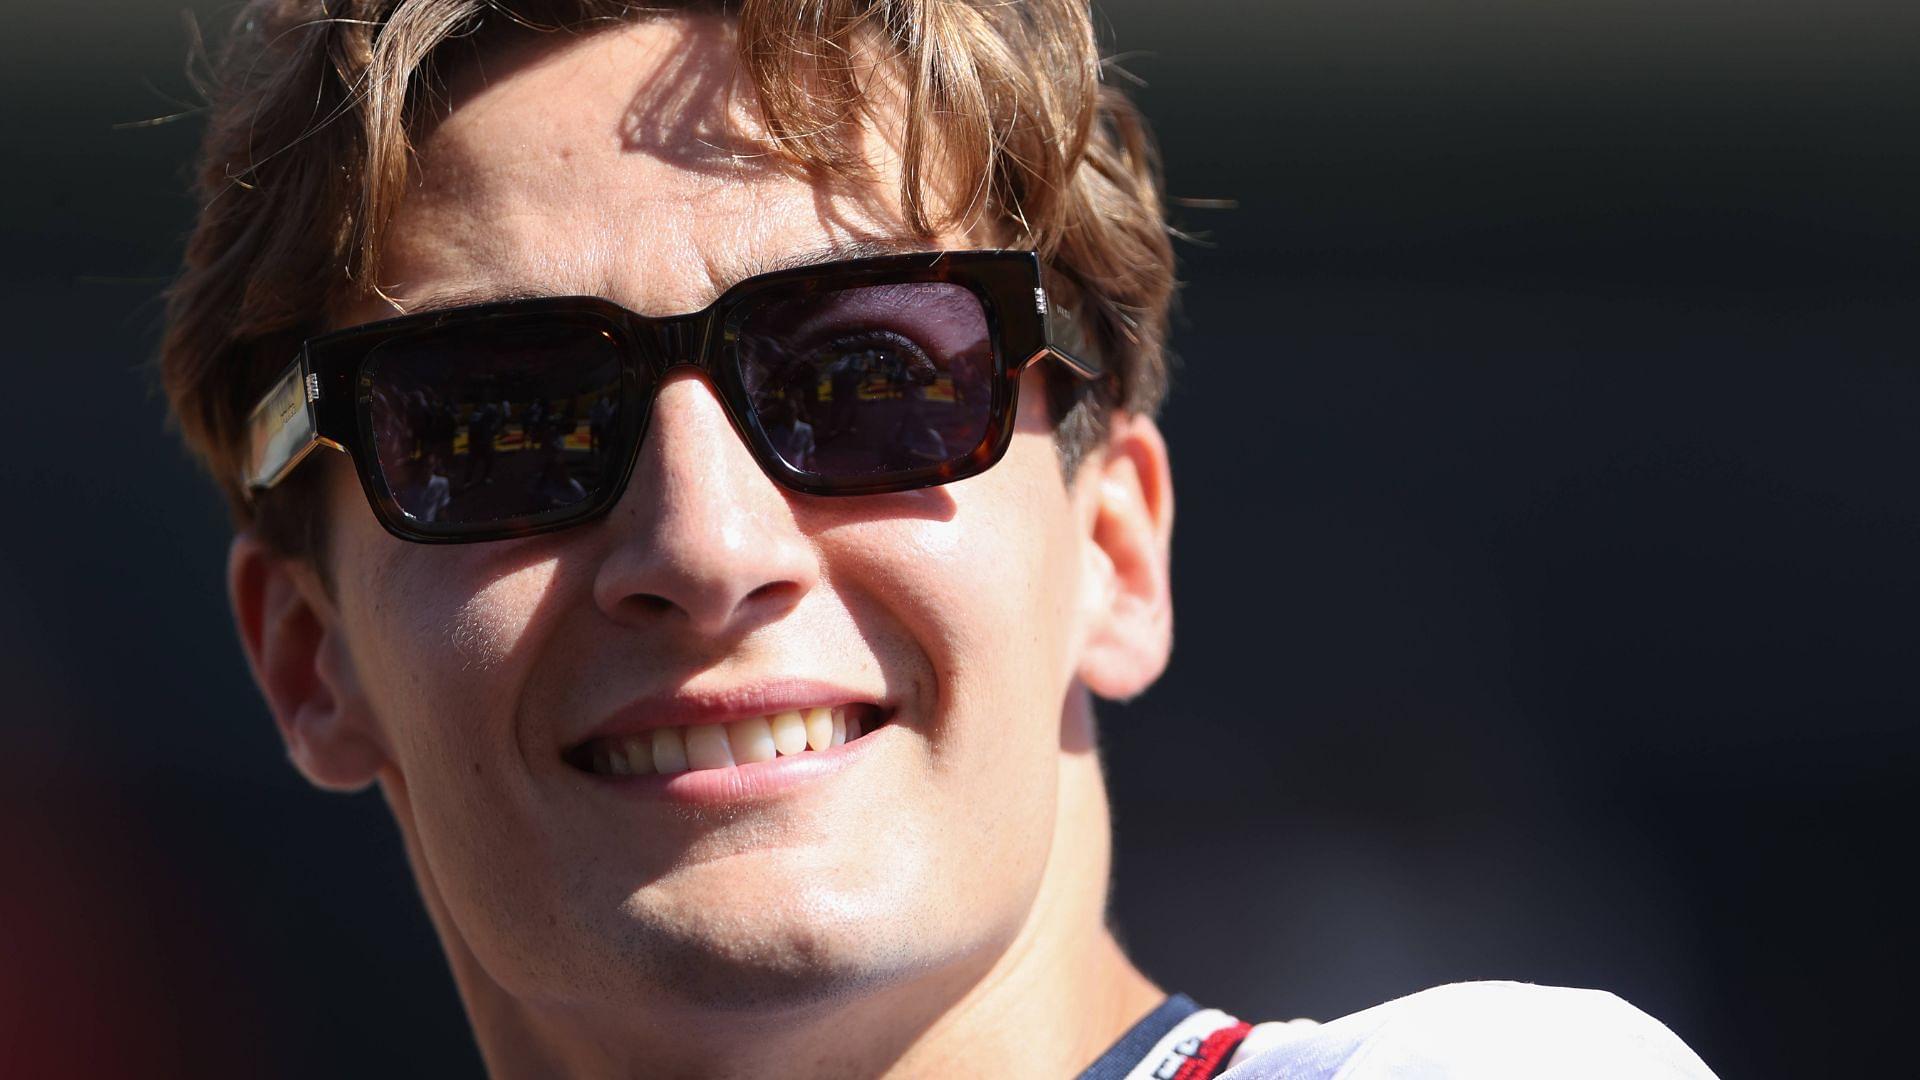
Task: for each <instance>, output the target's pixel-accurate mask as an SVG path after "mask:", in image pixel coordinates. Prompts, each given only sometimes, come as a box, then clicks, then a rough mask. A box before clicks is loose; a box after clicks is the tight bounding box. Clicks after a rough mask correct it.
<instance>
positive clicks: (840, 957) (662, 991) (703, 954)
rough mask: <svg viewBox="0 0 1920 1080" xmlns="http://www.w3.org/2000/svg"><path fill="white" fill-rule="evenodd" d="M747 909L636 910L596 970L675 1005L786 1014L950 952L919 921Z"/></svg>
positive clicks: (856, 992)
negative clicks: (680, 913)
mask: <svg viewBox="0 0 1920 1080" xmlns="http://www.w3.org/2000/svg"><path fill="white" fill-rule="evenodd" d="M637 900H638V898H636V901H637ZM741 907H742V905H708V906H707V907H706V909H705V910H703V911H701V912H699V913H698V914H697V915H696V916H695V917H693V918H684V917H674V916H673V915H670V914H668V913H665V912H658V911H648V910H645V909H643V908H641V907H640V905H639V904H638V903H637V902H636V903H630V904H629V905H628V908H627V910H626V911H625V912H623V914H624V915H625V916H626V918H625V919H624V920H623V922H622V923H621V925H619V926H618V927H616V928H609V929H608V930H607V933H606V934H605V935H604V936H603V937H602V938H601V940H602V941H603V942H605V943H606V944H605V947H603V948H601V949H599V950H595V951H596V953H597V955H596V956H595V960H594V963H593V965H592V966H595V967H602V968H603V969H604V968H605V967H607V966H611V967H612V968H614V969H616V970H610V971H607V972H606V974H607V977H608V978H607V983H608V987H609V988H610V989H611V988H612V987H613V986H616V985H620V984H624V985H625V986H626V987H627V988H628V991H629V993H630V994H631V995H632V996H633V997H635V998H639V999H644V1000H648V1001H651V1002H654V1003H657V1004H665V1005H667V1006H668V1007H674V1006H678V1007H679V1008H683V1009H688V1010H693V1011H699V1012H716V1011H717V1012H727V1011H738V1012H753V1013H759V1014H769V1015H778V1014H779V1013H781V1012H784V1011H788V1010H800V1009H805V1010H808V1011H809V1012H815V1013H817V1010H818V1009H819V1007H820V1006H822V1005H823V1004H832V1003H836V1002H845V1001H850V1000H853V999H856V998H859V997H863V996H866V995H868V994H871V993H874V992H877V991H880V990H884V989H887V988H890V987H894V986H897V985H899V984H900V983H901V982H903V981H906V980H910V979H912V978H914V977H915V976H916V975H919V974H923V973H924V972H926V971H927V970H928V968H929V967H937V966H940V965H941V963H942V960H943V958H942V957H941V956H940V955H939V954H940V953H942V952H944V951H948V950H943V949H941V948H940V947H938V945H937V944H936V943H937V940H938V939H937V936H935V935H930V934H927V933H925V932H924V931H925V929H926V928H925V927H924V926H916V925H914V922H915V920H914V919H912V917H911V916H909V917H908V918H900V917H898V915H897V914H896V915H894V916H888V915H884V914H877V915H862V914H859V913H857V912H856V911H850V910H848V908H857V907H864V905H849V904H844V903H843V904H834V905H827V906H822V905H819V904H795V905H791V906H784V907H781V908H775V909H772V910H769V909H766V908H764V907H763V908H760V909H758V910H741V909H740V908H741ZM620 996H627V995H626V994H622V995H620Z"/></svg>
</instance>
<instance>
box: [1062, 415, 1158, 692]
mask: <svg viewBox="0 0 1920 1080" xmlns="http://www.w3.org/2000/svg"><path fill="white" fill-rule="evenodd" d="M1085 468H1087V469H1089V470H1091V472H1092V475H1088V476H1085V477H1082V478H1081V482H1082V483H1085V484H1088V485H1091V486H1090V488H1089V489H1088V490H1087V492H1086V497H1088V498H1090V499H1091V501H1092V506H1091V507H1090V510H1089V515H1088V517H1089V521H1088V529H1089V535H1088V540H1089V544H1088V553H1089V560H1090V565H1089V567H1088V573H1087V575H1086V587H1087V593H1086V596H1085V601H1086V604H1087V607H1088V613H1089V615H1090V616H1091V626H1090V630H1089V633H1088V636H1087V639H1086V642H1085V644H1084V646H1083V647H1082V650H1081V655H1080V668H1079V672H1078V674H1079V677H1080V680H1081V681H1082V682H1084V683H1085V684H1086V685H1087V688H1088V689H1089V690H1092V691H1093V692H1094V693H1096V694H1098V695H1100V696H1101V697H1104V698H1112V699H1120V700H1124V699H1126V698H1131V697H1135V696H1137V695H1138V694H1140V693H1141V692H1143V691H1145V690H1146V689H1147V687H1149V686H1152V685H1153V682H1154V680H1155V679H1158V678H1159V677H1160V673H1161V672H1162V671H1165V670H1166V666H1167V658H1168V656H1169V655H1170V654H1171V653H1172V651H1173V593H1172V589H1171V586H1170V584H1169V553H1170V551H1171V546H1172V538H1173V473H1172V470H1171V468H1170V466H1169V463H1168V459H1167V444H1166V440H1165V439H1164V438H1163V437H1162V436H1161V434H1160V429H1159V427H1158V426H1156V425H1155V424H1154V422H1153V421H1152V420H1151V419H1149V418H1146V417H1138V416H1128V415H1125V414H1122V415H1117V416H1115V417H1114V418H1113V423H1112V426H1111V429H1110V434H1109V438H1108V440H1107V443H1106V445H1105V447H1104V449H1103V451H1102V453H1101V454H1099V455H1097V456H1095V457H1094V458H1092V459H1091V460H1089V461H1088V462H1087V464H1086V466H1085Z"/></svg>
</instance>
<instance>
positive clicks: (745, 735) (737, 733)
mask: <svg viewBox="0 0 1920 1080" xmlns="http://www.w3.org/2000/svg"><path fill="white" fill-rule="evenodd" d="M887 719H888V717H887V715H886V714H885V713H883V712H882V711H881V709H880V707H879V706H878V705H870V704H852V705H835V706H832V707H831V708H829V707H825V706H822V707H819V708H813V709H798V710H793V709H790V710H787V711H785V712H777V713H769V714H768V715H766V716H753V717H748V718H746V719H744V720H734V721H732V722H730V723H725V724H690V725H687V726H685V727H663V728H652V729H650V730H647V731H640V732H633V733H629V734H622V735H606V736H601V737H599V738H594V739H588V740H587V741H586V742H583V743H580V744H579V745H577V746H575V747H573V748H571V749H569V750H568V751H566V753H564V754H563V755H561V756H562V757H563V758H564V759H565V760H566V762H567V764H569V765H572V766H573V767H574V768H576V769H579V770H580V771H581V772H586V773H592V774H594V775H596V776H650V775H652V774H654V773H679V772H700V771H703V770H707V769H727V768H732V767H733V766H735V765H751V764H754V763H756V762H762V761H772V760H774V759H775V758H783V757H793V756H795V755H799V754H813V753H818V752H820V751H823V750H831V749H832V748H834V747H836V746H840V745H842V744H844V743H850V742H852V741H853V740H855V739H858V738H860V737H861V736H863V735H866V734H869V733H871V732H872V731H874V730H875V729H876V728H879V727H880V726H881V725H883V724H885V723H886V722H887Z"/></svg>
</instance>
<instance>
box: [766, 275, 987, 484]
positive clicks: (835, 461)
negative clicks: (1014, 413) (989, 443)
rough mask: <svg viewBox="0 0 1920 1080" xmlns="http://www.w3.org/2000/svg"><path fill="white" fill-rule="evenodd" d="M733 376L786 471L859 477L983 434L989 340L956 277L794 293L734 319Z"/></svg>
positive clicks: (921, 459)
mask: <svg viewBox="0 0 1920 1080" xmlns="http://www.w3.org/2000/svg"><path fill="white" fill-rule="evenodd" d="M737 348H738V349H739V356H740V362H741V363H740V368H741V381H742V382H743V384H744V389H745V390H746V393H747V398H748V401H749V402H750V403H751V405H752V408H753V411H754V415H755V418H756V419H757V420H758V422H759V425H760V428H761V430H762V431H763V432H765V434H766V436H767V439H768V441H769V442H770V443H771V444H772V447H773V451H774V453H776V454H778V455H779V456H780V458H781V460H783V461H785V462H786V463H787V465H788V466H789V467H790V468H792V469H794V470H795V471H797V472H803V473H809V474H812V475H814V476H818V477H823V478H834V479H856V480H857V479H860V478H864V477H873V476H879V475H886V474H892V473H902V472H908V471H911V470H917V469H925V468H928V467H932V466H938V465H942V464H945V463H947V462H950V461H954V460H957V459H959V458H963V457H965V456H967V455H968V454H970V453H971V452H972V451H973V450H974V449H975V448H976V447H978V446H979V445H980V443H981V442H982V441H983V440H984V439H985V438H986V435H987V426H988V417H989V414H990V411H991V408H992V403H993V402H992V398H993V381H992V376H993V354H992V340H991V335H990V333H989V331H988V326H987V316H986V310H985V308H984V307H983V306H982V303H981V300H980V298H979V297H978V296H976V295H975V294H974V293H973V292H972V291H971V290H969V289H968V288H966V287H965V286H962V285H956V284H951V283H948V282H910V283H903V284H895V285H868V286H860V287H857V288H848V289H839V290H833V291H827V292H796V293H794V294H792V295H788V296H776V297H774V298H770V299H769V300H767V301H765V302H763V303H762V304H760V305H758V306H756V307H755V308H754V309H753V310H752V312H751V313H749V314H748V315H747V316H746V318H745V319H743V320H742V321H741V324H740V330H739V338H738V343H737Z"/></svg>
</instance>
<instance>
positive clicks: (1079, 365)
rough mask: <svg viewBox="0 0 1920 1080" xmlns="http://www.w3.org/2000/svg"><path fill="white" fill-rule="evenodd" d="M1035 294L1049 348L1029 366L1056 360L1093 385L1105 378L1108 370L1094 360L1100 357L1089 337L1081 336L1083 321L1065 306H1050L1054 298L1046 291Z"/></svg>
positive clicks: (1034, 356) (1040, 353)
mask: <svg viewBox="0 0 1920 1080" xmlns="http://www.w3.org/2000/svg"><path fill="white" fill-rule="evenodd" d="M1034 292H1035V297H1034V299H1035V302H1036V303H1037V305H1038V306H1039V309H1040V314H1041V316H1042V317H1043V320H1044V322H1045V325H1046V333H1047V345H1046V348H1044V349H1041V350H1040V351H1039V352H1037V353H1035V354H1034V355H1033V356H1031V357H1029V358H1028V359H1027V363H1029V364H1031V363H1034V362H1036V361H1038V360H1039V359H1040V358H1041V357H1043V356H1052V357H1053V358H1054V359H1056V360H1058V361H1060V362H1061V363H1062V364H1065V365H1066V366H1067V368H1068V369H1069V370H1071V371H1072V372H1073V373H1074V374H1075V375H1078V376H1079V377H1080V378H1082V379H1085V380H1087V381H1089V382H1092V381H1094V380H1096V379H1101V378H1105V377H1106V376H1107V369H1106V368H1105V367H1104V366H1102V365H1101V364H1100V363H1098V362H1097V361H1095V360H1093V359H1092V358H1093V357H1097V356H1098V355H1099V353H1097V352H1096V351H1095V350H1093V349H1092V348H1090V347H1089V343H1088V341H1087V339H1086V335H1085V334H1084V333H1082V332H1081V329H1080V320H1079V319H1077V318H1075V317H1074V314H1073V311H1072V309H1070V308H1069V307H1067V305H1065V304H1061V303H1054V302H1050V299H1051V298H1050V297H1049V296H1048V295H1047V293H1046V291H1045V290H1044V289H1036V290H1034Z"/></svg>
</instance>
